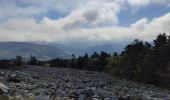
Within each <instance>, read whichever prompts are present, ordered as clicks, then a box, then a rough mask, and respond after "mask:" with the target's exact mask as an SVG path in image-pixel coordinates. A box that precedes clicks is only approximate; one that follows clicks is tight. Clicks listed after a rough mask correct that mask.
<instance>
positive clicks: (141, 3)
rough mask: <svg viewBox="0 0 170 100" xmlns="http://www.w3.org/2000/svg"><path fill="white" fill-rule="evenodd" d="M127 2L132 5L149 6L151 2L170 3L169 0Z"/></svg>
mask: <svg viewBox="0 0 170 100" xmlns="http://www.w3.org/2000/svg"><path fill="white" fill-rule="evenodd" d="M124 1H125V0H124ZM127 2H128V3H129V4H130V5H132V6H147V5H150V4H156V5H167V4H169V3H170V1H169V0H127Z"/></svg>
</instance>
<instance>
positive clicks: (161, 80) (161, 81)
mask: <svg viewBox="0 0 170 100" xmlns="http://www.w3.org/2000/svg"><path fill="white" fill-rule="evenodd" d="M23 65H37V66H44V67H62V68H75V69H83V70H90V71H100V72H101V71H102V72H106V73H109V74H111V75H113V76H116V77H119V78H123V79H127V80H134V81H137V82H140V83H148V84H153V85H158V86H166V87H168V86H169V87H170V85H169V84H170V36H168V35H166V34H160V35H158V36H157V37H156V39H155V40H154V41H153V43H148V42H144V41H142V40H138V39H136V40H134V41H133V42H131V43H130V44H128V45H127V46H126V47H125V48H124V50H123V51H122V52H121V53H120V54H118V53H116V52H114V53H113V54H109V53H106V52H104V51H101V52H100V53H97V52H94V53H93V54H92V55H88V54H87V53H86V54H85V55H84V56H79V57H75V55H74V54H72V59H61V58H56V59H52V60H48V61H39V60H38V59H37V58H36V57H30V60H28V61H23V58H22V57H21V56H17V57H16V59H12V60H0V68H9V67H20V66H23Z"/></svg>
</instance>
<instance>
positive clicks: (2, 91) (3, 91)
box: [0, 83, 9, 95]
mask: <svg viewBox="0 0 170 100" xmlns="http://www.w3.org/2000/svg"><path fill="white" fill-rule="evenodd" d="M8 90H9V88H8V87H7V86H5V85H4V84H2V83H0V94H1V95H2V94H6V93H8Z"/></svg>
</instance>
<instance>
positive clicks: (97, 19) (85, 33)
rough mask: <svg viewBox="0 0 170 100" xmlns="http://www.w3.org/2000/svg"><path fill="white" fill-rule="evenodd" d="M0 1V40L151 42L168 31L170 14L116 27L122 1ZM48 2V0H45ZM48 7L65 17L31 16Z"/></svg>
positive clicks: (134, 1) (135, 2) (134, 0)
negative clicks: (64, 14) (39, 17)
mask: <svg viewBox="0 0 170 100" xmlns="http://www.w3.org/2000/svg"><path fill="white" fill-rule="evenodd" d="M2 1H4V2H1V4H0V16H1V17H0V19H4V18H5V19H6V20H3V21H2V22H0V41H33V42H34V41H43V42H44V41H45V42H58V43H63V44H71V43H72V45H74V43H76V42H79V43H80V42H82V43H81V44H83V43H86V44H89V45H95V44H98V43H106V42H115V41H116V42H117V41H129V40H130V41H131V40H133V39H135V38H139V39H143V40H148V41H151V40H152V39H153V38H154V37H155V36H156V35H158V34H159V33H164V32H166V33H170V19H169V18H170V13H167V14H165V15H163V16H160V17H156V18H153V19H152V20H149V19H148V18H146V17H144V18H141V19H139V20H138V21H136V22H135V23H132V24H131V25H129V26H127V27H122V26H118V24H119V18H118V14H119V13H120V12H121V10H122V9H123V8H124V6H123V5H124V3H125V0H86V1H85V0H78V1H77V3H75V2H74V0H48V1H43V2H40V1H39V0H36V1H35V0H17V1H16V0H14V1H15V2H14V1H13V3H8V2H6V0H2ZM48 2H49V3H48ZM126 2H128V3H129V4H130V5H132V6H145V5H149V4H151V3H152V4H165V2H166V3H167V2H168V0H161V1H159V0H154V1H153V0H152V1H151V0H142V1H141V0H128V1H127V0H126ZM51 10H55V11H59V12H63V13H65V12H68V14H67V15H66V16H64V17H61V18H58V19H51V18H49V17H48V16H46V15H44V17H43V18H42V19H41V20H40V21H37V20H36V18H34V17H33V16H36V15H42V14H44V13H47V12H49V11H51Z"/></svg>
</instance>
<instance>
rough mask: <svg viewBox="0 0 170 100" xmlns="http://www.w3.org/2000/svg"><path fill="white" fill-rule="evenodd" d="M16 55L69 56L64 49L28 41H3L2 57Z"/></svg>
mask: <svg viewBox="0 0 170 100" xmlns="http://www.w3.org/2000/svg"><path fill="white" fill-rule="evenodd" d="M16 56H22V57H24V58H28V57H30V56H35V57H37V58H39V59H51V58H57V57H60V58H67V57H69V55H68V54H67V53H65V52H64V51H63V50H62V49H60V48H57V47H53V46H48V45H40V44H34V43H27V42H1V43H0V59H10V58H14V57H16Z"/></svg>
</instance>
